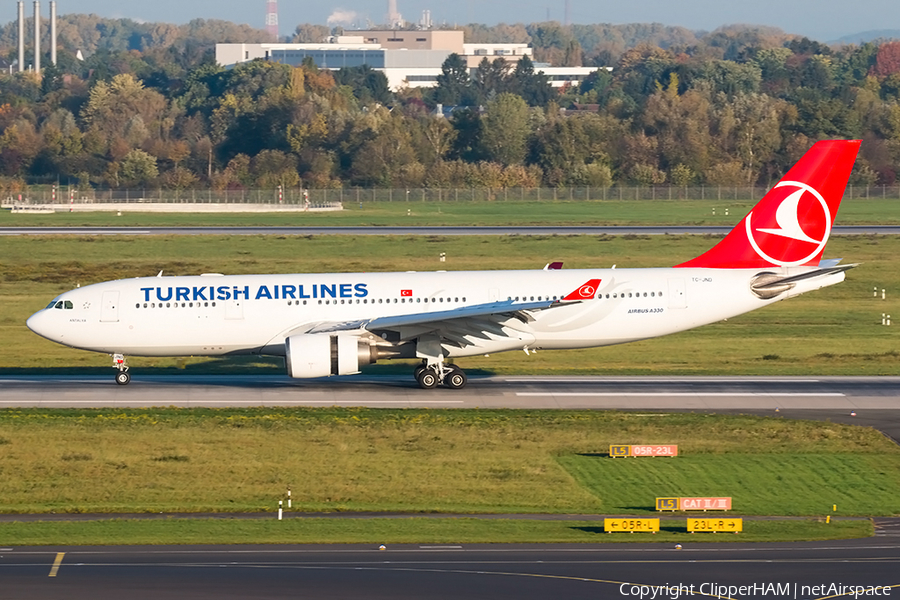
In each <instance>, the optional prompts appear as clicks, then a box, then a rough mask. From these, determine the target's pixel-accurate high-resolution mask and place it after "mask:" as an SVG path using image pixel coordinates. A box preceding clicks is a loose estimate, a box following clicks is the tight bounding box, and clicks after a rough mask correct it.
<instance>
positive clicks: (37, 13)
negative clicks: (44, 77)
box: [34, 0, 41, 74]
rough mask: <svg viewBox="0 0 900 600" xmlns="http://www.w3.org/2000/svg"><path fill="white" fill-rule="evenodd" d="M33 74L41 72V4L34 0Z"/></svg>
mask: <svg viewBox="0 0 900 600" xmlns="http://www.w3.org/2000/svg"><path fill="white" fill-rule="evenodd" d="M34 72H35V74H40V72H41V3H40V2H38V0H34Z"/></svg>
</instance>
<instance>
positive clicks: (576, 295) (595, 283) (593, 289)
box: [563, 279, 600, 300]
mask: <svg viewBox="0 0 900 600" xmlns="http://www.w3.org/2000/svg"><path fill="white" fill-rule="evenodd" d="M598 287H600V280H599V279H591V280H588V281H586V282H585V283H583V284H581V285H580V286H578V288H577V289H576V290H575V291H574V292H572V293H571V294H569V295H568V296H566V297H565V298H563V300H591V299H593V298H594V295H595V294H596V293H597V288H598Z"/></svg>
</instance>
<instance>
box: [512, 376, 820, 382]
mask: <svg viewBox="0 0 900 600" xmlns="http://www.w3.org/2000/svg"><path fill="white" fill-rule="evenodd" d="M503 381H504V382H505V383H645V384H646V383H652V384H659V383H819V382H820V380H819V379H745V378H743V377H740V378H735V379H722V378H721V377H708V378H705V379H681V378H676V379H641V378H639V377H632V378H630V379H606V378H603V377H580V378H576V377H573V378H564V377H557V378H553V379H532V378H528V377H518V378H513V379H504V380H503Z"/></svg>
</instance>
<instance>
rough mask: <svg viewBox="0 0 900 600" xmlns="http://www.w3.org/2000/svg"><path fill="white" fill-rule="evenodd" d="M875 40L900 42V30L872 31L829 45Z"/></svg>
mask: <svg viewBox="0 0 900 600" xmlns="http://www.w3.org/2000/svg"><path fill="white" fill-rule="evenodd" d="M873 40H900V29H872V30H871V31H862V32H860V33H853V34H850V35H845V36H844V37H842V38H838V39H836V40H833V41H831V42H828V43H829V44H865V43H866V42H871V41H873Z"/></svg>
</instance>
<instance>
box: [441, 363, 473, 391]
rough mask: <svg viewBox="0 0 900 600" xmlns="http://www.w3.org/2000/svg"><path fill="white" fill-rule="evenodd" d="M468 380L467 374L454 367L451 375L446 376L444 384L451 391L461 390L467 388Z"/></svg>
mask: <svg viewBox="0 0 900 600" xmlns="http://www.w3.org/2000/svg"><path fill="white" fill-rule="evenodd" d="M467 381H468V379H467V378H466V374H465V372H464V371H463V370H462V369H460V368H459V367H453V370H452V371H450V374H449V375H446V376H444V383H445V384H446V385H447V387H448V388H450V389H451V390H461V389H462V388H464V387H466V382H467Z"/></svg>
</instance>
